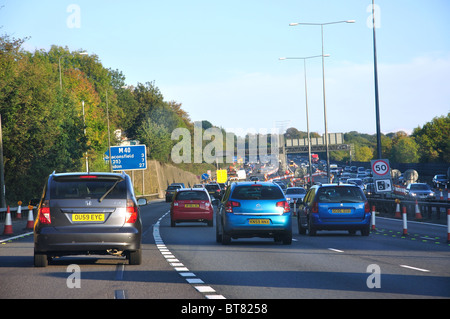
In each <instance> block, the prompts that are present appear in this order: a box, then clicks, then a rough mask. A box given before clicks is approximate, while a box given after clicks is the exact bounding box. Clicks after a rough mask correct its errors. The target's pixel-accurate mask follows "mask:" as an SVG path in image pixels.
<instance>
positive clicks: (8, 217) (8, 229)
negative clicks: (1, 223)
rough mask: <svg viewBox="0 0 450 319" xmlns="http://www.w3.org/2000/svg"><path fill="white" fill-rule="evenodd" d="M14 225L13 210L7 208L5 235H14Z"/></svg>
mask: <svg viewBox="0 0 450 319" xmlns="http://www.w3.org/2000/svg"><path fill="white" fill-rule="evenodd" d="M13 234H14V232H13V227H12V219H11V210H10V209H9V206H8V208H7V209H6V220H5V228H4V229H3V235H13Z"/></svg>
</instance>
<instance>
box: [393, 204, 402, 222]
mask: <svg viewBox="0 0 450 319" xmlns="http://www.w3.org/2000/svg"><path fill="white" fill-rule="evenodd" d="M395 202H396V203H397V207H396V208H395V216H394V218H399V219H400V218H402V215H401V213H400V201H399V200H398V199H396V200H395Z"/></svg>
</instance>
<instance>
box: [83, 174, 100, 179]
mask: <svg viewBox="0 0 450 319" xmlns="http://www.w3.org/2000/svg"><path fill="white" fill-rule="evenodd" d="M80 178H84V179H87V178H89V179H93V178H97V176H95V175H82V176H80Z"/></svg>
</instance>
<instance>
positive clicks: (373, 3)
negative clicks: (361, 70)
mask: <svg viewBox="0 0 450 319" xmlns="http://www.w3.org/2000/svg"><path fill="white" fill-rule="evenodd" d="M372 22H373V26H372V28H373V69H374V78H375V115H376V121H377V124H376V126H377V156H378V159H380V158H381V128H380V104H379V99H378V65H377V40H376V36H375V1H374V0H372Z"/></svg>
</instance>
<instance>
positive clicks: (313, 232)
mask: <svg viewBox="0 0 450 319" xmlns="http://www.w3.org/2000/svg"><path fill="white" fill-rule="evenodd" d="M308 235H309V236H316V235H317V229H315V228H314V226H313V225H312V223H311V219H308Z"/></svg>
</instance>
